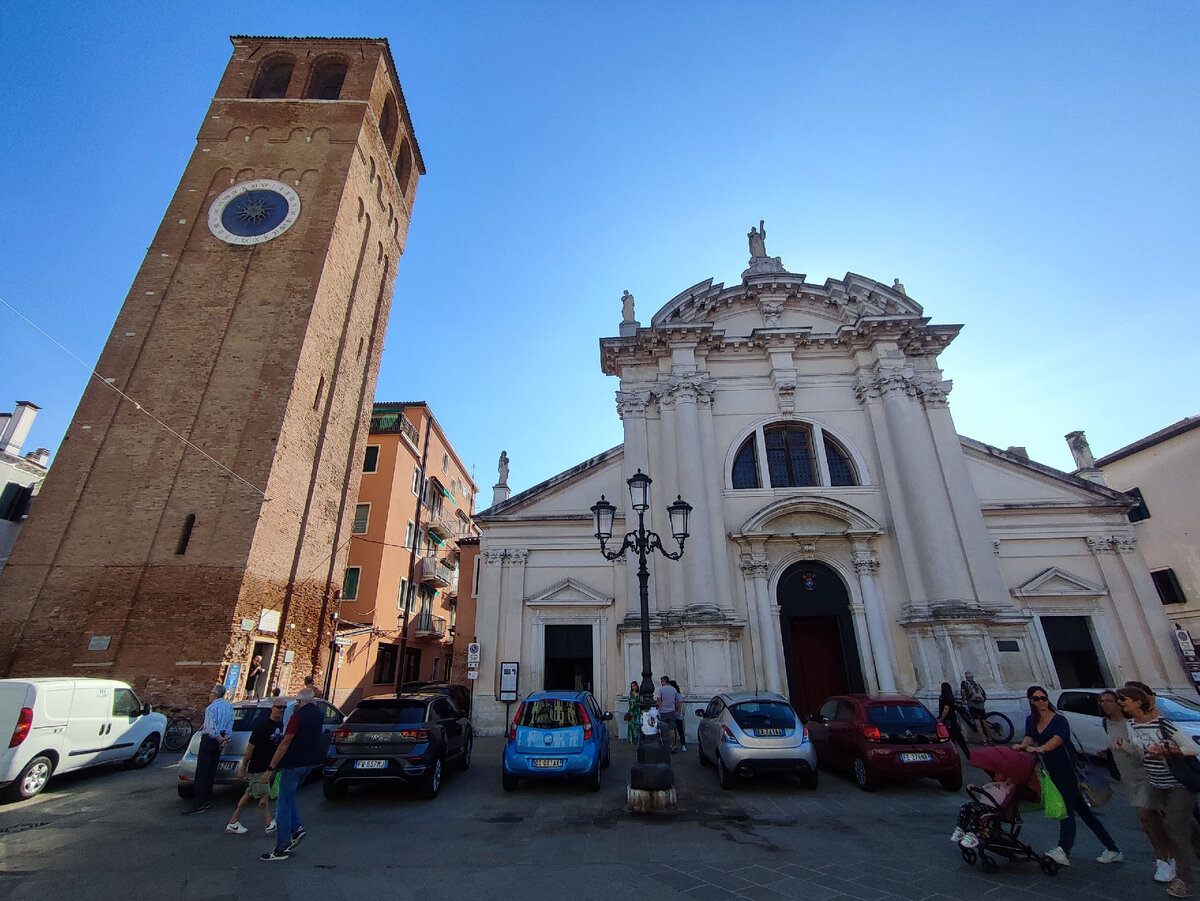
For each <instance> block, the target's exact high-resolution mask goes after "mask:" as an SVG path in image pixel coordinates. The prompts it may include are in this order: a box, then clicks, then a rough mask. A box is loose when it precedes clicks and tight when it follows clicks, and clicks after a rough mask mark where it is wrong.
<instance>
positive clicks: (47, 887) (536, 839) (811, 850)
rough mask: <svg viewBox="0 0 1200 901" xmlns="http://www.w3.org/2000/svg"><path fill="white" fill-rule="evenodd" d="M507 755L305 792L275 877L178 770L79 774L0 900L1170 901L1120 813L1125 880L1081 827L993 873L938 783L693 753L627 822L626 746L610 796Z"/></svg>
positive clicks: (20, 829)
mask: <svg viewBox="0 0 1200 901" xmlns="http://www.w3.org/2000/svg"><path fill="white" fill-rule="evenodd" d="M501 746H502V745H501V739H498V738H488V739H478V740H477V741H476V747H475V759H474V761H473V762H472V765H471V769H470V770H469V771H468V772H466V773H455V774H451V775H450V776H449V777H448V778H447V780H446V782H445V783H444V785H443V788H442V792H441V795H440V796H439V797H438V798H437V799H436V800H433V801H421V800H419V799H417V798H416V797H414V796H413V795H412V794H410V793H408V792H406V791H404V790H402V789H395V790H392V789H385V790H381V791H370V792H368V791H366V790H357V791H355V790H352V791H351V792H350V794H349V795H348V796H347V798H346V799H345V800H343V801H338V802H330V801H326V800H325V799H324V798H323V797H322V795H321V790H320V787H319V786H318V785H312V786H309V787H307V788H305V789H304V790H303V792H302V793H301V801H300V805H301V811H302V814H303V817H304V823H305V827H306V828H307V829H308V831H309V836H308V838H307V839H306V840H305V842H304V844H303V845H301V847H300V849H299V850H298V851H297V852H296V853H295V854H294V855H293V856H292V858H291V859H289V860H287V861H282V862H279V863H263V862H260V861H259V860H258V855H259V854H260V853H261V852H263V851H265V850H267V849H269V848H270V847H271V846H272V842H271V841H270V840H269V839H268V837H267V836H265V835H263V834H262V824H261V822H260V821H259V819H258V815H257V812H251V813H250V814H248V815H246V816H245V817H244V818H243V822H244V823H245V825H247V826H248V827H251V828H252V829H253V831H252V832H251V834H249V835H244V836H232V835H226V834H224V832H223V828H224V823H225V822H226V820H227V819H228V815H229V813H230V811H231V810H232V807H233V803H234V801H235V800H236V795H235V794H233V793H219V794H218V795H217V798H216V803H215V805H214V809H213V810H212V811H211V812H209V813H206V814H202V815H200V816H196V817H181V816H179V812H180V811H181V810H183V809H185V806H186V805H185V804H184V802H182V801H180V800H179V799H178V797H177V796H176V793H175V788H174V785H175V770H174V768H173V766H172V764H173V763H174V760H175V758H172V757H160V758H159V760H158V761H156V762H155V763H154V764H153V765H152V766H151V767H150V768H149V769H148V770H143V771H123V770H119V769H118V770H94V771H91V772H88V773H83V774H76V775H72V776H67V777H64V778H63V779H61V780H57V781H55V782H52V783H51V785H50V787H49V788H48V790H47V791H46V793H44V794H43V795H42V796H40V797H38V798H35V799H33V800H32V801H26V802H22V803H19V804H8V805H3V806H0V899H22V901H25V899H59V898H63V899H66V898H80V897H87V898H89V899H120V901H129V899H140V898H155V899H185V901H192V899H205V901H227V899H274V898H319V899H322V901H326V899H340V898H347V899H350V898H353V899H357V901H361V899H367V898H377V897H387V898H393V897H395V898H408V897H412V898H455V899H459V898H494V899H506V898H517V897H520V898H529V897H537V898H550V899H553V898H581V899H590V898H621V899H626V898H747V899H776V898H803V899H809V901H829V899H861V901H892V899H904V901H925V899H928V901H941V899H951V898H953V899H974V898H981V897H990V898H995V899H1008V898H1025V897H1029V898H1034V897H1041V898H1046V897H1049V896H1053V897H1054V898H1055V899H1056V901H1070V899H1080V901H1083V899H1114V901H1128V899H1139V898H1166V893H1165V891H1164V888H1163V887H1162V886H1159V885H1157V884H1155V883H1154V882H1152V881H1151V879H1150V875H1151V862H1152V859H1151V854H1150V849H1149V846H1148V844H1147V843H1146V841H1145V839H1144V838H1143V837H1142V835H1141V833H1140V832H1139V831H1138V829H1137V823H1136V819H1135V817H1134V816H1133V813H1132V811H1131V810H1130V809H1129V808H1128V807H1127V806H1126V805H1125V804H1124V802H1123V801H1122V800H1121V799H1119V798H1116V799H1114V800H1113V801H1112V802H1111V803H1110V804H1109V805H1107V806H1106V807H1105V808H1104V809H1103V810H1102V811H1101V816H1102V818H1103V819H1104V821H1105V823H1106V825H1107V826H1108V827H1109V829H1110V830H1111V831H1112V833H1113V835H1114V837H1115V838H1116V840H1117V842H1118V843H1119V844H1120V845H1121V847H1122V849H1123V850H1124V851H1125V854H1126V858H1127V862H1126V863H1124V864H1115V865H1110V866H1104V865H1101V864H1098V863H1095V862H1094V858H1095V856H1096V855H1097V854H1098V853H1099V852H1100V850H1101V848H1100V845H1099V843H1098V842H1097V841H1096V839H1095V837H1094V836H1092V835H1091V833H1090V832H1088V831H1087V830H1086V828H1084V827H1081V828H1080V835H1079V840H1078V843H1077V845H1076V849H1075V853H1074V855H1073V863H1072V866H1071V867H1070V868H1069V869H1066V870H1063V871H1061V873H1060V875H1059V876H1057V877H1053V878H1051V877H1047V876H1044V875H1042V873H1041V872H1039V870H1038V869H1037V867H1036V866H1035V865H1034V864H1031V863H1023V864H1012V863H1008V862H1004V861H1002V862H1001V864H1000V869H999V871H998V872H997V873H995V874H993V875H990V876H989V875H985V874H984V873H983V872H982V871H981V870H980V869H979V867H978V866H973V867H972V866H967V865H966V864H964V863H963V862H962V860H961V859H960V857H959V853H958V849H957V848H956V847H955V846H953V845H951V844H950V842H949V841H948V840H947V837H948V835H949V833H950V831H951V830H952V829H953V828H954V821H955V815H956V813H957V809H958V805H959V804H960V803H961V802H962V799H963V795H962V794H961V793H957V794H951V793H947V792H944V791H942V790H941V789H940V788H939V787H938V786H937V784H936V783H933V782H925V783H919V784H916V785H897V786H887V787H884V788H883V789H881V790H880V791H878V792H875V793H872V794H868V793H865V792H862V791H860V790H859V789H858V788H857V786H855V785H854V783H853V782H852V781H851V780H850V779H849V778H848V777H845V776H841V775H838V774H834V773H830V772H823V773H822V774H821V784H820V786H819V787H818V788H817V790H816V791H813V792H809V791H805V790H804V789H802V788H800V786H799V785H798V783H796V782H794V781H793V780H790V779H785V780H770V781H756V782H749V783H745V784H743V785H742V786H741V787H739V788H738V789H736V790H734V791H723V790H722V789H721V788H720V787H719V786H718V784H717V777H716V774H715V771H714V770H711V769H704V768H702V767H701V766H700V764H699V762H698V760H697V758H696V753H695V748H694V746H692V747H691V751H690V753H688V754H686V755H677V757H676V766H675V771H676V783H677V787H678V790H679V796H680V805H679V808H678V810H676V811H675V812H674V813H673V814H671V815H669V816H663V817H654V818H643V817H638V818H635V817H631V816H630V815H629V814H627V813H626V812H625V809H624V805H625V784H626V782H627V780H628V768H629V765H630V764H631V763H632V762H633V753H632V750H631V749H630V747H629V745H627V744H625V743H623V742H621V743H618V744H615V745H614V759H613V765H612V767H611V768H610V769H609V770H607V771H605V783H604V786H603V788H602V790H601V791H600V792H599V793H592V792H589V791H587V790H586V789H585V788H584V787H583V786H582V785H579V784H571V783H554V784H549V783H548V784H541V785H534V784H530V783H527V782H522V783H521V787H520V789H519V790H518V791H517V792H514V793H505V792H504V791H503V790H502V789H501V787H500V772H499V759H500V749H501ZM968 774H969V778H970V779H972V781H977V782H980V781H983V778H982V774H981V773H979V771H968ZM1025 836H1026V837H1027V838H1029V839H1030V840H1031V841H1032V843H1033V844H1034V846H1035V847H1037V848H1039V849H1042V850H1044V849H1045V848H1046V847H1048V846H1050V845H1052V844H1054V843H1055V841H1056V840H1057V826H1056V824H1053V823H1050V822H1048V821H1046V820H1044V819H1042V818H1041V816H1040V815H1037V814H1034V815H1031V816H1029V817H1028V818H1027V823H1026V827H1025Z"/></svg>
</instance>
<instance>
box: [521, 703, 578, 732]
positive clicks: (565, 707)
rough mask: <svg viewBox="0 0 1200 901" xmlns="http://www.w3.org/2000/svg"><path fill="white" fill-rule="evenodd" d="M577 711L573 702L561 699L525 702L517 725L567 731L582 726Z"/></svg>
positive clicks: (576, 705)
mask: <svg viewBox="0 0 1200 901" xmlns="http://www.w3.org/2000/svg"><path fill="white" fill-rule="evenodd" d="M579 711H580V707H579V705H578V704H576V703H575V702H574V701H566V700H563V699H561V698H541V699H539V700H536V701H526V702H525V705H524V708H523V709H522V711H521V722H520V723H518V724H517V725H519V726H532V727H533V728H534V729H569V728H571V727H572V726H579V725H581V724H582V722H583V721H582V720H581V719H580V716H579Z"/></svg>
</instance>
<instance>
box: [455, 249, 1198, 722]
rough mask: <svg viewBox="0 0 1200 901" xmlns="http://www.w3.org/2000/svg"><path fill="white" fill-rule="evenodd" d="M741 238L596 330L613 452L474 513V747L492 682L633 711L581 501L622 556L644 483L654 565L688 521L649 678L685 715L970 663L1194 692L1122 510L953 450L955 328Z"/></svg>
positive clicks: (1024, 464)
mask: <svg viewBox="0 0 1200 901" xmlns="http://www.w3.org/2000/svg"><path fill="white" fill-rule="evenodd" d="M749 237H750V249H751V254H752V256H751V260H750V265H749V268H748V269H747V270H746V271H745V272H744V273H743V274H742V279H741V281H740V282H739V283H738V284H736V285H734V286H732V287H728V288H727V287H725V286H724V285H722V284H714V283H713V282H712V280H711V279H709V280H707V281H703V282H700V283H699V284H696V285H694V286H693V287H691V288H688V289H687V290H685V291H683V292H681V293H680V294H679V295H677V296H676V297H674V298H673V299H672V300H670V301H669V302H668V303H667V304H666V305H665V306H663V307H662V308H661V309H660V310H659V311H658V312H657V313H655V314H654V316H653V318H652V319H651V321H650V324H649V325H648V326H646V327H643V326H642V325H641V324H640V323H639V322H637V321H636V320H635V319H634V310H633V305H634V302H633V298H632V297H631V296H629V295H627V296H626V297H625V298H623V301H624V321H623V322H622V323H621V327H620V333H619V335H618V336H617V337H612V338H604V339H602V340H601V341H600V361H601V368H602V371H603V372H604V373H605V374H606V375H609V376H613V377H615V378H617V379H618V382H619V384H618V386H617V391H616V403H617V412H618V414H619V415H620V417H621V420H622V424H623V427H624V442H623V444H621V445H620V446H618V447H615V448H612V449H610V450H607V451H604V452H603V453H600V454H598V455H597V456H595V457H593V458H592V459H590V460H587V461H585V462H583V463H581V464H580V465H578V466H576V467H574V468H573V469H571V470H568V471H567V472H564V473H561V474H559V475H557V476H554V477H553V478H551V479H548V480H547V481H545V482H542V483H541V484H539V485H537V486H535V487H533V488H531V489H529V490H528V491H525V492H522V493H520V494H517V495H514V496H512V497H508V496H507V494H508V491H507V488H506V486H505V485H504V484H502V485H500V486H498V488H499V489H501V490H499V491H498V492H497V502H496V503H494V504H493V506H492V507H490V508H489V509H487V510H485V511H483V512H481V513H480V514H479V515H478V517H477V521H478V522H479V523H480V525H481V527H482V538H481V540H480V560H481V563H480V568H479V569H480V571H479V579H478V584H477V586H476V591H477V594H478V610H477V625H476V631H477V634H478V636H479V640H480V643H481V662H480V670H479V676H478V679H477V681H476V699H477V700H476V706H475V710H476V719H477V728H478V729H479V730H480V732H481V733H484V732H488V731H492V732H495V731H499V730H501V729H503V728H504V725H505V723H506V718H507V717H508V715H509V708H508V707H507V705H506V703H505V702H504V701H502V700H501V688H502V685H501V671H502V669H503V670H504V671H505V672H506V673H507V674H508V677H509V684H508V685H507V686H505V687H508V688H511V687H512V686H511V676H512V673H513V671H514V669H515V670H516V673H517V686H516V693H517V695H518V697H522V696H524V695H525V694H526V693H528V692H530V691H533V690H539V689H543V688H587V689H590V690H592V691H593V692H594V693H595V694H596V696H597V698H598V700H599V701H600V703H601V705H602V706H603V707H604V708H605V709H608V710H613V711H617V712H618V713H619V711H620V710H622V709H623V707H622V705H623V699H624V697H625V696H626V695H627V694H628V691H629V684H630V682H631V681H633V680H640V677H641V638H640V618H639V595H638V580H637V574H636V570H637V560H636V557H634V558H632V559H627V558H621V559H619V560H616V561H609V560H607V559H605V557H604V556H602V555H601V553H600V549H599V543H598V541H597V540H596V538H595V536H594V534H593V533H594V528H593V523H592V517H591V514H590V512H589V510H590V507H591V506H592V505H593V504H594V503H596V501H597V500H598V499H600V497H601V496H602V495H603V496H605V497H606V498H607V499H608V500H610V501H611V502H612V503H614V504H615V505H616V506H617V508H618V510H617V520H616V524H615V526H614V529H613V532H614V537H613V544H614V545H619V541H620V536H621V535H622V534H623V533H624V532H625V531H628V530H631V529H634V528H636V526H637V519H636V515H635V514H633V512H632V511H631V510H630V509H629V506H630V499H629V494H628V491H627V489H626V480H627V479H629V478H630V477H631V476H633V475H634V474H635V473H636V472H637V471H638V470H641V471H642V472H644V473H646V474H648V475H649V476H650V477H651V478H652V479H653V484H652V486H651V489H650V490H651V509H650V510H649V511H648V513H647V517H648V522H647V527H648V528H653V529H655V530H656V531H657V532H659V533H660V534H661V535H662V536H663V544H664V546H665V547H666V548H667V550H672V551H673V550H675V549H676V544H675V542H674V540H673V539H672V538H671V537H670V531H671V530H670V525H669V522H668V519H667V516H666V507H667V505H668V504H669V503H671V502H672V501H674V500H675V499H676V497H682V498H683V499H684V500H685V501H687V502H688V503H690V504H691V505H692V506H693V508H694V510H693V512H692V515H691V524H690V529H689V531H690V535H689V537H688V538H687V540H686V544H685V548H684V553H683V555H682V558H681V559H680V560H678V561H677V562H673V561H669V560H666V559H664V558H663V557H662V556H659V555H654V559H653V560H651V561H650V564H649V565H650V584H649V609H650V620H651V658H652V662H653V669H654V679H655V683H656V684H657V681H658V678H659V677H660V676H661V675H667V676H670V677H671V678H673V679H675V680H676V681H677V682H678V683H679V684H680V686H681V688H682V689H683V693H684V695H685V698H686V699H687V701H688V702H689V706H693V703H692V702H695V703H703V702H706V701H707V700H708V698H709V697H710V696H711V695H712V694H713V693H715V692H717V691H720V690H730V689H732V690H743V689H744V690H755V689H759V690H769V691H776V692H781V693H783V694H785V695H787V696H789V697H790V698H791V700H792V702H793V704H794V705H795V706H796V708H797V709H798V710H800V711H801V712H803V713H810V712H812V711H815V710H816V709H817V706H818V705H819V704H820V703H821V701H822V700H823V699H824V698H825V697H826V696H828V695H830V694H835V693H839V692H844V691H868V692H892V691H899V692H904V693H911V694H916V695H918V696H922V697H932V696H936V694H937V692H938V689H939V686H940V683H941V682H943V681H947V682H950V683H951V684H952V685H955V686H957V684H958V681H959V680H960V679H961V678H962V674H963V673H964V672H965V671H967V670H970V671H973V672H974V673H975V674H976V678H977V679H979V681H981V682H982V683H984V684H985V686H986V687H987V689H988V691H989V694H990V696H991V697H992V698H994V699H1005V698H1007V699H1009V700H1012V701H1014V702H1015V699H1017V698H1021V699H1023V697H1024V691H1025V688H1026V686H1028V685H1029V684H1031V683H1040V684H1043V685H1046V686H1047V687H1050V688H1056V687H1059V686H1062V687H1068V686H1083V685H1101V684H1113V683H1119V682H1122V681H1124V680H1126V679H1134V678H1137V679H1142V680H1144V681H1146V682H1149V683H1151V684H1154V685H1184V684H1186V682H1187V680H1186V678H1185V675H1184V673H1183V670H1182V668H1181V665H1180V663H1179V661H1178V659H1177V658H1176V657H1175V656H1174V654H1173V652H1172V650H1171V647H1170V644H1169V642H1170V636H1171V631H1170V626H1169V623H1168V622H1167V619H1166V617H1165V616H1164V613H1163V610H1162V605H1161V603H1160V602H1159V599H1158V597H1157V594H1156V592H1155V589H1154V586H1153V583H1152V580H1151V577H1150V573H1149V571H1148V569H1147V567H1146V564H1145V562H1144V561H1143V559H1142V557H1141V555H1140V553H1139V551H1138V549H1137V544H1136V538H1135V535H1134V531H1133V527H1132V525H1131V524H1130V522H1129V519H1128V517H1127V515H1126V514H1127V511H1128V510H1129V509H1130V507H1131V506H1132V505H1133V503H1134V501H1133V499H1131V498H1130V497H1128V496H1127V495H1124V494H1121V493H1120V492H1117V491H1114V490H1111V489H1109V488H1107V487H1105V486H1103V485H1100V484H1096V483H1095V482H1093V481H1089V480H1086V479H1083V478H1079V477H1076V476H1072V475H1068V474H1066V473H1063V472H1060V471H1057V470H1054V469H1051V468H1049V467H1046V466H1042V465H1040V464H1037V463H1034V462H1032V461H1030V460H1029V459H1027V458H1026V457H1025V456H1024V455H1022V454H1021V453H1019V452H1016V451H1002V450H1000V449H998V448H994V447H990V446H988V445H985V444H982V443H980V442H977V441H973V440H971V439H969V438H964V437H961V436H959V435H958V434H957V432H956V430H955V427H954V422H953V419H952V417H951V414H950V409H949V406H948V403H947V396H948V394H949V393H950V388H951V384H950V382H949V381H947V380H946V379H945V378H944V377H943V374H942V372H941V370H940V368H939V365H938V355H939V354H940V353H941V352H942V351H943V350H944V349H945V348H946V347H947V346H948V345H949V343H950V342H951V341H952V340H953V339H954V338H955V336H956V335H957V334H958V331H959V329H960V326H955V325H937V324H933V323H932V322H931V320H930V319H929V318H928V317H926V316H925V314H924V312H923V310H922V308H921V306H920V305H919V304H917V303H916V302H915V301H914V300H912V299H911V298H910V297H908V296H907V294H906V293H905V291H904V288H903V286H902V285H900V284H899V282H897V283H896V284H895V285H893V286H891V287H888V286H885V285H883V284H880V283H879V282H876V281H874V280H872V279H869V278H864V277H862V276H858V275H854V274H847V275H846V277H845V278H844V279H841V280H834V279H830V280H827V281H825V282H824V283H823V284H819V285H818V284H810V283H808V282H806V281H805V276H803V275H798V274H793V273H790V272H787V271H786V270H785V269H784V266H783V264H782V261H781V260H780V258H778V257H768V256H767V255H766V250H765V246H764V241H765V230H764V231H761V232H760V231H759V230H756V229H752V230H751V234H750V236H749ZM501 481H502V483H503V482H504V481H505V480H504V479H503V478H502V479H501ZM513 664H516V667H515V668H514V666H513ZM505 697H506V698H508V697H511V694H506V695H505ZM689 720H690V725H689V728H690V729H694V718H691V717H689Z"/></svg>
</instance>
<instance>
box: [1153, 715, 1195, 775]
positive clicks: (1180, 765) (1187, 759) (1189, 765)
mask: <svg viewBox="0 0 1200 901" xmlns="http://www.w3.org/2000/svg"><path fill="white" fill-rule="evenodd" d="M1158 728H1159V729H1160V730H1161V731H1162V736H1163V741H1164V742H1166V741H1170V740H1171V739H1170V738H1168V736H1167V731H1168V729H1169V730H1170V732H1171V734H1173V735H1174V734H1176V733H1178V732H1179V727H1178V726H1176V725H1175V724H1174V723H1172V722H1171V721H1170V720H1169V719H1167V718H1166V717H1163V718H1162V719H1161V720H1159V721H1158ZM1174 743H1175V744H1176V745H1178V744H1179V742H1178V741H1177V740H1176V741H1175V742H1174ZM1166 762H1167V769H1168V770H1170V771H1171V776H1172V777H1174V779H1175V781H1176V782H1178V783H1179V784H1180V785H1182V786H1183V787H1184V788H1186V789H1187V790H1188V791H1190V792H1200V759H1197V758H1196V757H1195V755H1188V754H1168V755H1167V756H1166Z"/></svg>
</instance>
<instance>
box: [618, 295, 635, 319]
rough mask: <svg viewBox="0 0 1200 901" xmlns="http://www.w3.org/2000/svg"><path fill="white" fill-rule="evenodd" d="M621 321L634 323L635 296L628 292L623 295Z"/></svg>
mask: <svg viewBox="0 0 1200 901" xmlns="http://www.w3.org/2000/svg"><path fill="white" fill-rule="evenodd" d="M621 321H622V322H633V321H634V316H633V295H632V294H630V293H629V292H628V291H626V292H625V293H624V294H622V295H621Z"/></svg>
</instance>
